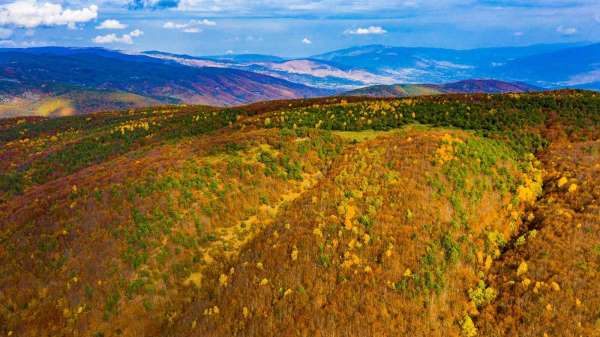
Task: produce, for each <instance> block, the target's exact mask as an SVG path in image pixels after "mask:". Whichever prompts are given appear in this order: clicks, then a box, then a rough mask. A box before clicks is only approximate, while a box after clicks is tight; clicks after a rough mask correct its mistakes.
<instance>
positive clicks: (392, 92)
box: [344, 80, 541, 97]
mask: <svg viewBox="0 0 600 337" xmlns="http://www.w3.org/2000/svg"><path fill="white" fill-rule="evenodd" d="M540 90H541V89H540V88H536V87H534V86H531V85H528V84H526V83H509V82H503V81H496V80H464V81H458V82H453V83H446V84H395V85H376V86H371V87H366V88H360V89H356V90H351V91H348V92H346V93H344V95H348V96H368V97H409V96H422V95H439V94H450V93H452V94H461V93H462V94H469V93H471V94H475V93H480V94H502V93H524V92H534V91H540Z"/></svg>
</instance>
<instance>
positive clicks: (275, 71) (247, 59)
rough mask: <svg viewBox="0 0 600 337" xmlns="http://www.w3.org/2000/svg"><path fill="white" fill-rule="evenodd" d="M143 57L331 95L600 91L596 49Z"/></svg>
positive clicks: (374, 48)
mask: <svg viewBox="0 0 600 337" xmlns="http://www.w3.org/2000/svg"><path fill="white" fill-rule="evenodd" d="M145 54H146V55H149V56H152V57H156V58H162V59H168V60H172V61H176V62H179V63H182V64H186V65H190V66H195V67H205V66H211V67H224V68H235V69H241V70H247V71H252V72H257V73H261V74H265V75H269V76H273V77H278V78H281V79H285V80H289V81H292V82H297V83H302V84H305V85H308V86H314V87H320V88H329V89H335V90H351V89H356V88H359V87H364V86H371V85H382V84H386V85H390V84H398V83H433V84H441V83H448V82H455V81H462V80H466V79H473V78H494V79H497V80H502V81H508V82H525V83H530V84H533V85H536V86H539V87H542V88H561V87H577V88H586V89H600V44H592V45H584V44H547V45H533V46H527V47H506V48H481V49H470V50H453V49H440V48H406V47H390V46H383V45H369V46H359V47H353V48H348V49H343V50H337V51H333V52H329V53H325V54H320V55H315V56H311V57H308V58H297V59H285V58H281V57H276V56H270V55H254V54H248V55H222V56H204V57H195V56H189V55H176V54H168V53H161V52H146V53H145Z"/></svg>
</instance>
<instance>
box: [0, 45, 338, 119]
mask: <svg viewBox="0 0 600 337" xmlns="http://www.w3.org/2000/svg"><path fill="white" fill-rule="evenodd" d="M0 66H1V67H2V74H1V76H2V78H3V81H2V84H1V85H0V92H1V93H2V95H3V97H4V101H5V102H13V103H14V104H16V105H17V106H18V108H20V110H21V111H23V112H28V111H29V110H30V109H28V106H29V105H31V104H37V103H38V101H36V100H35V99H34V98H35V97H41V98H46V97H49V98H54V99H60V98H61V97H60V96H62V95H82V94H81V93H78V92H81V91H84V92H86V95H87V96H93V95H92V93H93V91H97V90H108V91H111V92H114V93H115V95H114V96H110V95H102V96H103V97H102V98H98V99H100V100H106V99H107V98H109V97H117V98H116V100H115V102H113V103H112V106H111V104H110V102H106V103H105V104H102V106H100V107H99V108H117V107H120V106H122V105H123V103H122V102H120V99H119V98H118V97H119V96H118V95H116V94H117V93H127V94H131V95H133V96H140V97H143V98H141V100H145V101H146V103H148V102H160V103H163V104H164V103H195V104H212V105H221V106H222V105H238V104H243V103H249V102H255V101H260V100H269V99H281V98H301V97H312V96H319V95H325V94H327V93H328V92H327V91H324V90H321V89H314V88H310V87H307V86H304V85H300V84H295V83H291V82H288V81H285V80H281V79H277V78H273V77H269V76H265V75H260V74H256V73H252V72H247V71H242V70H236V69H225V68H210V67H207V68H194V67H189V66H185V65H181V64H179V63H176V62H172V61H163V60H159V59H156V58H152V57H147V56H142V55H126V54H123V53H119V52H114V51H109V50H104V49H98V48H83V49H72V48H31V49H3V50H2V51H0ZM98 96H100V95H98ZM20 101H24V102H25V103H23V105H22V106H19V102H20ZM85 101H86V100H80V101H79V104H82V103H83V102H85ZM92 101H93V100H92ZM77 104H78V103H77V102H75V103H73V105H75V106H77ZM130 106H133V107H135V106H136V105H135V104H131V105H130ZM90 110H93V111H98V109H97V108H93V106H86V107H84V108H83V109H82V111H90ZM78 111H80V110H76V111H75V112H78ZM17 113H18V112H17ZM13 114H15V111H14V110H13Z"/></svg>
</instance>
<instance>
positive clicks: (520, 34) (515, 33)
mask: <svg viewBox="0 0 600 337" xmlns="http://www.w3.org/2000/svg"><path fill="white" fill-rule="evenodd" d="M513 35H514V36H523V35H525V33H523V32H514V33H513Z"/></svg>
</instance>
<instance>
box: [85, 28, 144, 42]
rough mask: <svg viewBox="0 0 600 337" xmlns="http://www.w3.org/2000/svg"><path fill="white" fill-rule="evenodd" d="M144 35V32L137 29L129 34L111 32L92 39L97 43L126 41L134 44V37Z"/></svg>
mask: <svg viewBox="0 0 600 337" xmlns="http://www.w3.org/2000/svg"><path fill="white" fill-rule="evenodd" d="M142 35H144V32H143V31H141V30H139V29H136V30H134V31H132V32H131V33H129V34H123V35H121V36H119V35H117V34H114V33H111V34H107V35H98V36H96V37H95V38H94V39H93V40H92V41H94V43H97V44H112V43H124V44H133V38H134V37H139V36H142Z"/></svg>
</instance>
